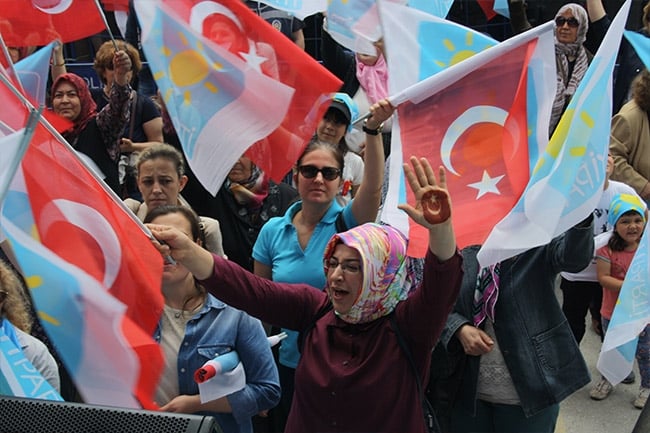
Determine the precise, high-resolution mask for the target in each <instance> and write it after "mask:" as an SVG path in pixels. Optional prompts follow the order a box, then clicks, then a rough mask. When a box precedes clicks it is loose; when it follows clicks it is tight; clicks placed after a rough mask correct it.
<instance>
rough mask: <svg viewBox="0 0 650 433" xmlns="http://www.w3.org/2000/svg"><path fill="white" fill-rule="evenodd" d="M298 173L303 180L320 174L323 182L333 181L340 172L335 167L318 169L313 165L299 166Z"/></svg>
mask: <svg viewBox="0 0 650 433" xmlns="http://www.w3.org/2000/svg"><path fill="white" fill-rule="evenodd" d="M298 172H299V173H300V174H301V175H302V177H304V178H305V179H313V178H315V177H316V176H318V173H321V174H322V175H323V179H325V180H334V179H336V178H337V177H339V176H340V175H341V170H339V169H338V168H336V167H323V168H318V167H316V166H315V165H301V166H300V167H298Z"/></svg>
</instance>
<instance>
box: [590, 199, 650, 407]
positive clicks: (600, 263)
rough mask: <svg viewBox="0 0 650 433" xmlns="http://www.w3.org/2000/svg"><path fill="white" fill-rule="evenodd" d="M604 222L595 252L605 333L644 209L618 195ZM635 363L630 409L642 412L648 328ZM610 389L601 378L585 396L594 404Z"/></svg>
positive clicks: (649, 353)
mask: <svg viewBox="0 0 650 433" xmlns="http://www.w3.org/2000/svg"><path fill="white" fill-rule="evenodd" d="M608 219H609V223H610V224H611V225H612V226H613V227H614V230H613V231H612V236H611V238H610V240H609V242H608V243H607V245H605V246H603V247H601V248H599V249H598V251H597V252H596V269H597V272H598V281H599V282H600V284H601V285H602V286H603V304H602V307H601V309H600V315H601V320H602V324H603V332H605V333H606V332H607V327H608V325H609V322H610V320H611V319H612V313H613V311H614V306H615V305H616V301H617V300H618V294H619V292H620V291H621V287H622V286H623V280H624V279H625V274H626V273H627V270H628V268H629V266H630V263H632V258H633V257H634V253H635V252H636V250H637V248H638V246H639V242H640V240H641V234H642V233H643V229H644V227H645V222H646V217H645V206H644V205H643V202H641V200H639V198H638V197H637V196H634V195H631V194H619V195H617V196H616V197H614V199H613V200H612V203H611V205H610V207H609V215H608ZM636 359H637V362H638V363H639V373H640V375H641V387H640V388H639V395H638V397H637V398H636V400H634V407H636V408H639V409H643V407H644V406H645V404H646V401H647V400H648V396H649V395H650V328H649V327H648V326H646V328H645V329H644V330H643V332H641V335H640V336H639V343H638V346H637V349H636ZM612 389H613V386H612V384H611V383H610V382H609V381H608V380H607V379H606V378H604V377H601V379H600V381H598V383H597V384H596V386H595V387H594V388H593V389H592V390H591V392H590V394H589V395H590V396H591V398H592V399H594V400H604V399H605V398H607V397H608V396H609V394H610V393H611V392H612Z"/></svg>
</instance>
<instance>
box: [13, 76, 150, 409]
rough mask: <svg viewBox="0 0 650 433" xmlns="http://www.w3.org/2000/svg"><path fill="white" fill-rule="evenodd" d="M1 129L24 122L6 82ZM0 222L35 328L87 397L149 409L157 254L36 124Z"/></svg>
mask: <svg viewBox="0 0 650 433" xmlns="http://www.w3.org/2000/svg"><path fill="white" fill-rule="evenodd" d="M0 97H1V98H0V99H1V100H2V101H3V102H2V103H3V108H4V110H3V111H2V114H0V135H7V132H9V131H11V130H18V129H20V128H23V127H24V125H25V119H26V115H27V108H26V107H25V105H24V104H23V103H22V102H21V100H20V99H19V98H18V97H17V96H16V95H15V94H13V93H12V92H11V91H10V89H9V88H7V86H6V85H4V84H0ZM2 217H3V218H2V220H1V222H2V225H3V226H2V228H3V232H4V233H5V234H6V236H7V237H8V238H9V239H10V240H11V241H12V242H11V246H12V248H13V249H14V252H15V255H16V257H17V259H18V262H19V264H20V268H21V270H22V271H23V273H24V276H25V279H26V281H27V283H28V284H29V285H30V288H31V289H32V296H33V298H34V301H35V305H36V307H37V310H38V312H39V317H41V318H42V321H43V325H44V326H45V328H46V331H47V332H48V335H49V337H50V338H51V339H52V341H53V343H54V345H55V346H56V347H57V350H58V352H59V354H60V356H61V358H62V360H63V361H64V363H65V365H66V368H67V369H68V371H69V372H70V374H71V376H72V378H73V380H74V382H75V385H76V386H77V388H78V389H79V390H80V392H81V394H82V396H83V397H84V400H85V401H86V402H88V403H94V404H106V405H112V406H126V407H137V408H140V407H144V408H148V409H154V408H156V405H155V403H154V402H153V393H154V391H155V389H156V386H157V383H158V379H159V376H160V372H161V371H162V365H163V360H162V353H161V351H160V347H159V346H158V344H156V342H155V341H154V340H153V339H152V337H151V336H152V335H153V332H154V330H155V327H156V325H157V324H158V320H159V318H160V314H161V312H162V308H163V298H162V293H161V291H160V284H161V277H162V258H161V256H160V254H159V253H158V251H157V250H156V249H155V248H154V247H153V245H152V244H151V241H150V239H149V238H148V236H147V235H146V234H145V233H144V231H143V229H142V228H141V226H140V225H139V224H138V222H136V220H135V216H134V215H132V214H130V213H129V212H128V210H126V209H125V207H124V205H123V204H122V203H121V201H119V198H118V197H116V196H114V194H112V193H111V192H110V190H109V189H108V187H107V186H106V185H105V184H104V183H103V182H101V181H100V180H98V179H96V178H95V177H94V176H93V175H92V174H91V172H89V171H88V169H87V168H86V167H85V166H84V165H83V164H82V163H81V162H80V160H79V158H78V157H77V156H76V155H75V152H74V150H73V149H72V148H71V147H70V146H69V145H67V144H66V143H65V142H62V141H59V140H58V139H57V138H56V137H55V136H54V135H53V134H52V133H50V132H49V130H48V129H47V128H45V127H44V126H43V124H39V125H38V126H37V128H36V130H35V132H34V135H33V137H32V139H31V141H30V144H29V147H28V149H27V151H26V153H25V155H24V157H23V159H22V162H21V165H20V169H19V173H18V174H17V175H16V178H15V179H14V182H13V183H12V184H11V187H10V188H9V191H8V192H7V194H6V197H5V200H4V205H3V206H2Z"/></svg>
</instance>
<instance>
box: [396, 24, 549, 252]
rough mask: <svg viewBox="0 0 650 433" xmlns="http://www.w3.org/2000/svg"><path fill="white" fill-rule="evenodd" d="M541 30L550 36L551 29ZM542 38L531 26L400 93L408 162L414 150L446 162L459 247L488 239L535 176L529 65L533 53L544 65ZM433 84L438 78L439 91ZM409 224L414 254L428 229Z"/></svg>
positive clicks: (424, 241) (401, 127) (423, 246)
mask: <svg viewBox="0 0 650 433" xmlns="http://www.w3.org/2000/svg"><path fill="white" fill-rule="evenodd" d="M549 28H550V27H549ZM542 30H543V31H544V32H546V33H548V34H550V32H549V31H548V30H549V29H546V28H544V29H542ZM542 30H535V31H536V32H539V33H540V34H541V31H542ZM546 33H545V34H546ZM538 38H539V36H535V35H532V32H531V35H530V36H528V35H525V34H524V35H521V37H519V38H518V39H516V40H513V41H512V42H511V43H510V44H507V45H503V46H498V47H494V48H490V49H488V50H486V51H485V52H483V53H480V54H478V55H476V56H474V57H473V58H471V59H468V60H466V61H464V62H461V63H460V64H458V65H456V66H454V67H452V68H449V69H447V70H445V71H443V72H441V73H439V74H437V75H434V76H433V77H430V78H429V79H427V80H424V81H423V82H420V83H418V85H416V86H413V87H414V88H418V89H420V90H416V91H413V90H412V89H409V90H406V91H404V92H403V94H405V95H410V96H407V97H404V96H399V95H397V97H396V98H395V99H396V100H399V99H400V98H401V99H402V100H405V102H403V103H401V104H400V105H399V107H398V114H399V130H400V132H401V133H400V140H401V144H402V154H403V157H404V161H405V162H408V158H409V157H410V156H412V155H415V156H425V157H427V158H428V159H429V162H430V163H431V165H432V167H433V168H434V170H435V168H437V167H438V166H443V167H445V169H446V171H447V185H448V188H449V192H450V195H451V200H452V206H453V223H454V229H455V232H456V239H457V244H458V246H459V247H461V248H462V247H465V246H467V245H471V244H481V243H483V241H484V240H485V239H486V238H487V236H488V235H489V233H490V231H491V230H492V228H493V227H494V226H495V225H496V224H497V223H498V222H499V221H500V220H501V219H502V218H503V217H504V216H505V215H506V214H507V213H508V212H509V211H510V210H511V209H512V208H513V206H514V205H515V203H516V202H517V200H518V199H519V197H520V195H521V194H522V192H523V191H524V189H525V187H526V184H527V182H528V180H529V178H530V167H531V159H534V158H535V157H536V155H535V152H536V150H535V148H534V145H533V141H530V140H529V138H530V137H532V136H536V134H535V133H533V132H531V128H535V125H533V126H529V122H530V120H531V118H533V119H536V118H538V117H539V116H538V115H537V112H534V110H535V106H536V103H532V104H531V98H532V96H531V95H532V94H533V93H535V92H534V91H533V90H532V88H531V87H530V80H529V74H530V73H531V72H530V71H531V69H530V68H529V66H530V65H531V64H533V62H531V59H532V58H533V57H535V62H534V64H536V65H537V64H541V62H540V63H538V61H537V58H538V57H537V56H539V55H540V53H539V52H538V51H536V47H537V44H538ZM454 71H455V73H453V72H454ZM428 83H433V90H432V87H431V85H429V84H428ZM440 83H443V84H440ZM428 85H429V88H428V89H427V86H428ZM436 85H437V88H436ZM418 86H419V87H418ZM423 89H424V90H423ZM417 92H421V93H420V94H417ZM422 92H424V94H422ZM427 92H428V93H427ZM529 93H530V94H529ZM392 99H393V98H391V100H392ZM529 141H530V143H529ZM535 143H536V142H535ZM406 192H407V198H408V202H409V203H414V197H413V195H412V192H411V191H410V189H409V188H407V191H406ZM409 223H410V226H409V254H412V255H414V256H416V257H422V256H423V254H424V252H425V251H426V248H427V245H428V235H427V233H426V232H425V230H424V229H423V228H422V227H421V226H419V225H417V224H414V223H412V222H410V221H409Z"/></svg>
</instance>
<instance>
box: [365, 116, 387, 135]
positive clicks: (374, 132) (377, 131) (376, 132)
mask: <svg viewBox="0 0 650 433" xmlns="http://www.w3.org/2000/svg"><path fill="white" fill-rule="evenodd" d="M361 129H363V132H365V133H366V134H368V135H379V134H381V131H382V129H384V124H383V123H381V124H380V125H379V126H378V127H377V129H371V128H368V119H366V120H364V121H363V127H362V128H361Z"/></svg>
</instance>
